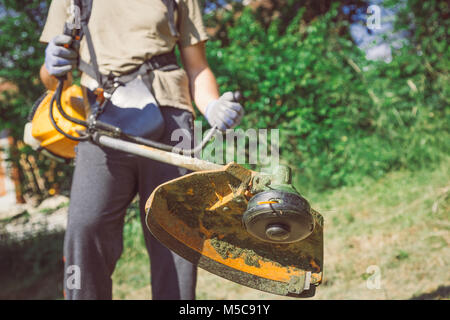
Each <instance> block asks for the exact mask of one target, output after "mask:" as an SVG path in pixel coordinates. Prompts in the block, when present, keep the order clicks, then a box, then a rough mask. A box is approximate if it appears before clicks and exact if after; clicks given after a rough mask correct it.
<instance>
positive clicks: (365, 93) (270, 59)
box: [0, 0, 450, 189]
mask: <svg viewBox="0 0 450 320" xmlns="http://www.w3.org/2000/svg"><path fill="white" fill-rule="evenodd" d="M49 2H50V1H48V0H46V1H39V0H33V1H23V0H21V1H10V0H0V14H1V15H2V16H1V19H0V78H2V79H3V80H6V81H9V82H11V83H13V84H14V85H15V86H17V89H18V90H17V91H13V92H4V93H3V94H2V97H0V114H1V120H0V130H1V129H5V128H9V129H10V130H11V133H12V135H13V136H14V137H16V138H18V139H20V137H21V135H22V130H23V125H24V123H25V121H26V116H27V114H28V112H29V108H30V107H31V105H32V103H33V101H34V100H35V99H36V98H37V97H38V96H39V95H40V94H41V93H42V91H43V90H44V89H43V86H42V85H41V84H40V81H39V76H38V75H39V67H40V65H41V64H42V62H43V56H44V55H43V52H44V46H43V45H42V44H39V42H38V38H39V34H40V30H42V27H43V22H44V21H45V17H46V13H47V10H48V3H49ZM225 2H226V3H229V4H232V5H231V7H232V8H233V9H232V10H228V11H227V10H223V9H221V10H211V9H213V8H214V3H216V4H217V3H219V4H223V3H225ZM225 2H224V1H218V0H213V1H203V3H204V4H207V6H206V7H207V10H206V13H205V20H206V24H207V25H208V26H209V27H211V28H213V29H215V30H217V32H216V36H215V37H213V39H212V40H211V41H209V42H208V60H209V62H210V65H211V66H212V68H213V70H214V72H215V74H216V76H217V78H218V82H219V84H220V86H221V90H222V91H225V90H237V89H239V90H240V91H242V92H243V94H244V97H245V101H244V104H245V108H246V117H245V119H244V122H243V124H242V126H243V127H246V128H250V127H252V128H279V129H281V151H282V153H281V158H282V160H283V161H284V162H286V163H288V164H289V165H291V166H292V167H293V168H294V170H295V171H296V172H294V174H295V176H296V177H297V180H298V181H296V182H297V184H298V185H302V186H304V187H302V189H304V188H306V187H314V188H319V189H323V188H329V187H337V186H340V185H343V184H353V183H358V181H360V179H361V178H362V177H365V176H369V177H374V178H378V177H381V176H383V175H384V174H385V173H387V172H389V171H391V170H395V169H398V168H411V169H415V168H420V167H424V166H430V165H433V164H435V163H438V162H439V161H440V159H441V158H442V155H443V154H446V153H448V152H449V149H450V146H449V142H448V141H450V139H449V132H448V123H449V113H448V108H447V106H448V102H449V85H448V82H449V81H448V67H449V66H448V64H449V61H450V59H449V50H448V46H447V41H446V39H447V38H448V35H447V33H448V30H449V20H448V19H446V17H447V16H448V13H449V8H448V4H447V2H446V1H437V0H434V1H426V2H424V1H419V0H408V1H407V2H406V6H405V8H404V11H403V12H402V13H400V14H399V19H398V21H397V22H398V23H397V24H398V25H397V27H398V28H399V29H406V30H408V31H409V36H408V38H407V40H408V42H407V43H406V44H405V45H403V47H401V48H400V49H396V50H394V56H393V61H392V62H391V63H389V64H386V63H384V62H370V61H367V60H366V59H365V57H364V54H363V53H362V52H361V51H360V50H359V49H358V48H357V47H356V46H355V44H354V43H353V41H351V39H350V38H349V33H348V27H349V22H348V20H349V18H348V17H346V16H344V15H343V13H342V12H343V11H342V10H340V6H342V2H336V1H331V0H314V1H312V0H305V1H296V0H295V1H294V0H268V1H265V2H264V3H266V5H264V6H261V7H259V8H257V9H255V10H251V9H249V8H245V7H244V6H243V5H242V3H240V2H236V1H231V0H226V1H225ZM352 3H354V4H356V6H354V7H353V9H352V10H355V9H354V8H357V7H361V6H364V1H352ZM392 3H394V4H395V3H396V1H392ZM208 8H209V9H208ZM208 10H209V11H208ZM37 30H38V32H37ZM19 151H20V152H22V153H26V154H33V153H32V152H31V150H30V149H29V148H21V149H20V150H19ZM17 156H18V155H16V158H14V157H12V160H13V161H14V162H16V163H17V162H18V161H17ZM37 160H38V165H39V168H40V170H41V173H45V172H47V171H48V168H49V166H51V165H53V164H52V161H50V160H44V159H43V158H41V157H39V158H38V159H37ZM53 166H54V165H53ZM71 170H72V169H71V167H68V166H66V165H58V166H57V168H56V171H57V175H56V179H57V181H56V183H57V184H62V183H65V186H69V185H70V179H67V178H68V177H70V176H71ZM24 178H25V177H24ZM25 180H26V179H25ZM25 185H26V184H25ZM25 189H26V188H25ZM61 189H66V187H61Z"/></svg>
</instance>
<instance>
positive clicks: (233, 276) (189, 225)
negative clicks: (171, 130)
mask: <svg viewBox="0 0 450 320" xmlns="http://www.w3.org/2000/svg"><path fill="white" fill-rule="evenodd" d="M62 83H63V81H62V80H61V81H60V85H59V86H58V88H57V89H56V91H55V93H49V94H48V96H47V98H46V99H43V100H41V101H40V104H39V105H38V106H37V107H36V108H35V109H36V110H34V112H35V113H37V114H39V117H38V118H39V119H40V120H39V121H40V127H43V128H47V129H48V128H50V127H51V128H52V129H53V135H52V134H50V133H49V130H45V132H46V134H43V135H41V136H36V137H35V138H38V139H40V142H41V144H42V143H43V142H42V141H43V140H45V139H47V140H49V141H47V144H46V146H47V147H49V146H51V145H52V143H58V144H61V143H63V142H62V141H64V140H67V141H70V143H69V142H66V143H63V144H64V145H66V146H71V147H72V148H73V146H74V145H75V144H76V143H77V142H78V141H82V140H88V139H89V140H91V141H92V142H94V143H96V144H99V145H101V146H105V147H109V148H112V149H116V150H120V151H123V152H127V153H130V154H134V155H137V156H141V157H145V158H149V159H153V160H156V161H160V162H164V163H168V164H171V165H175V166H179V167H183V168H187V169H189V170H191V171H193V172H192V173H190V174H187V175H185V176H183V177H180V178H177V179H174V180H171V181H168V182H166V183H164V184H162V185H160V186H158V187H157V188H156V189H155V190H154V191H153V193H152V194H151V196H150V197H149V199H148V201H147V204H146V207H145V210H146V214H147V215H146V222H147V226H148V228H149V230H150V231H151V232H152V234H153V235H154V236H155V237H156V238H157V239H158V240H159V241H160V242H161V243H163V244H164V245H165V246H166V247H168V248H169V249H171V250H172V251H174V252H176V253H177V254H178V255H180V256H182V257H184V258H185V259H187V260H188V261H190V262H192V263H194V264H196V265H198V266H199V267H201V268H203V269H205V270H207V271H209V272H211V273H214V274H216V275H219V276H221V277H223V278H226V279H228V280H231V281H234V282H236V283H239V284H241V285H245V286H248V287H251V288H255V289H258V290H262V291H266V292H270V293H274V294H278V295H283V296H292V297H311V296H314V294H315V288H316V286H318V285H319V284H320V283H321V280H322V267H323V218H322V216H321V215H320V214H319V213H318V212H316V211H314V210H313V209H311V207H310V205H309V203H308V201H306V200H305V199H304V198H303V197H302V196H301V195H300V194H299V193H298V192H297V191H296V190H295V188H294V187H293V186H292V184H291V173H290V170H289V168H288V167H285V166H279V167H277V168H276V169H275V170H274V171H273V172H272V173H270V174H269V173H260V172H255V171H252V170H248V169H246V168H244V167H242V166H240V165H238V164H236V163H229V164H227V165H224V166H222V165H218V164H215V163H212V162H209V161H205V160H202V159H198V158H194V157H192V155H193V154H195V153H197V152H198V151H201V150H202V149H203V148H204V146H205V145H206V143H207V142H208V141H209V140H210V138H211V137H212V135H213V134H214V131H215V128H213V130H211V131H210V132H209V134H208V135H207V136H205V138H204V139H203V141H202V143H200V144H199V145H198V146H197V147H195V148H193V149H190V150H180V149H177V148H174V147H172V146H169V145H165V144H162V143H159V142H156V141H152V140H148V139H144V138H140V137H134V136H130V135H126V134H124V133H123V132H121V130H120V128H117V127H114V126H111V125H109V124H106V123H102V122H99V121H97V120H95V118H89V117H88V119H84V118H83V117H82V115H81V113H76V112H73V110H72V109H73V108H74V106H73V105H72V104H71V99H70V98H69V97H67V96H65V94H64V92H63V90H62V87H63V85H62ZM66 90H67V89H66ZM66 90H65V91H66ZM70 90H71V91H70V92H72V93H73V92H76V93H78V90H75V89H73V88H71V89H70ZM61 97H63V99H62V98H61ZM77 98H79V96H77ZM76 100H77V99H76ZM78 100H79V99H78ZM77 110H78V109H77ZM44 114H47V115H48V116H45V117H44V116H43V115H44ZM36 121H37V120H36ZM33 128H34V126H33ZM80 128H84V131H82V130H80ZM33 130H34V129H33ZM36 130H37V129H36ZM55 130H56V131H55ZM55 136H56V137H57V138H55ZM50 140H51V141H50ZM44 144H45V143H44ZM57 149H58V148H54V152H55V150H57ZM71 152H72V151H67V150H66V151H65V154H66V155H67V154H71Z"/></svg>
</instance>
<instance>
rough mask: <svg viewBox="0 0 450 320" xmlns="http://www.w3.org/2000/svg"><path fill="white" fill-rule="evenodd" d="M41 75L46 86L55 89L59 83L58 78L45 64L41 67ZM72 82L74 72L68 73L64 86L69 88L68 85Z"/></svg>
mask: <svg viewBox="0 0 450 320" xmlns="http://www.w3.org/2000/svg"><path fill="white" fill-rule="evenodd" d="M40 77H41V81H42V83H43V84H44V86H45V87H46V88H47V89H48V90H55V89H56V87H57V85H58V79H57V78H56V77H54V76H52V75H51V74H50V73H49V72H48V70H47V68H46V67H45V64H43V65H42V67H41V71H40ZM71 84H72V74H71V73H68V74H67V80H66V81H64V88H67V87H68V86H70V85H71Z"/></svg>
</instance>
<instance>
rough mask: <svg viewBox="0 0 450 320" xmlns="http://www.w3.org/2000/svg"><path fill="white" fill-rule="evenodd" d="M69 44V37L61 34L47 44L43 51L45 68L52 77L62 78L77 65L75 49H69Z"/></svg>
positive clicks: (70, 40)
mask: <svg viewBox="0 0 450 320" xmlns="http://www.w3.org/2000/svg"><path fill="white" fill-rule="evenodd" d="M71 42H72V37H71V36H68V35H64V34H61V35H59V36H56V37H54V38H53V39H52V40H51V41H50V42H49V43H48V45H47V48H46V49H45V67H46V68H47V70H48V72H49V73H50V74H51V75H52V76H55V77H62V76H64V75H66V74H67V73H68V72H69V71H71V70H72V69H73V68H74V67H75V66H76V65H77V57H78V52H77V50H76V48H71V47H69V46H70V44H71ZM64 45H66V47H67V48H66V47H64Z"/></svg>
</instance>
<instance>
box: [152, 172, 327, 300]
mask: <svg viewBox="0 0 450 320" xmlns="http://www.w3.org/2000/svg"><path fill="white" fill-rule="evenodd" d="M254 174H255V172H253V171H250V170H247V169H245V168H243V167H241V166H239V165H237V164H234V163H231V164H228V165H226V166H224V167H223V168H222V169H219V170H210V171H201V172H194V173H190V174H188V175H185V176H183V177H180V178H177V179H174V180H171V181H169V182H166V183H164V184H162V185H160V186H159V187H157V188H156V189H155V190H154V192H153V193H152V194H151V196H150V198H149V199H148V201H147V203H146V213H147V217H146V221H147V226H148V228H149V229H150V231H151V232H152V233H153V235H154V236H155V237H156V238H157V239H158V240H159V241H160V242H161V243H163V244H164V245H165V246H167V247H168V248H169V249H171V250H172V251H174V252H176V253H177V254H179V255H180V256H182V257H184V258H185V259H187V260H188V261H190V262H192V263H194V264H196V265H198V266H199V267H201V268H203V269H205V270H207V271H209V272H211V273H214V274H216V275H218V276H221V277H223V278H226V279H228V280H231V281H234V282H236V283H239V284H241V285H245V286H248V287H251V288H255V289H258V290H261V291H265V292H269V293H273V294H278V295H283V296H292V297H299V298H300V297H312V296H314V294H315V288H316V286H317V285H319V284H320V282H321V280H322V266H323V218H322V216H321V215H320V214H319V213H317V212H315V211H314V210H312V214H313V217H314V223H315V226H314V231H313V232H312V234H311V235H310V236H309V237H307V238H306V239H304V240H301V241H298V242H294V243H290V244H274V243H269V242H264V241H261V240H259V239H257V238H255V237H253V236H252V235H250V234H249V233H248V232H247V231H246V230H245V228H244V226H243V223H242V214H243V213H244V211H245V210H246V208H247V202H248V201H247V197H246V195H247V194H246V193H247V192H248V189H249V184H250V182H251V178H252V176H253V175H254Z"/></svg>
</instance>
